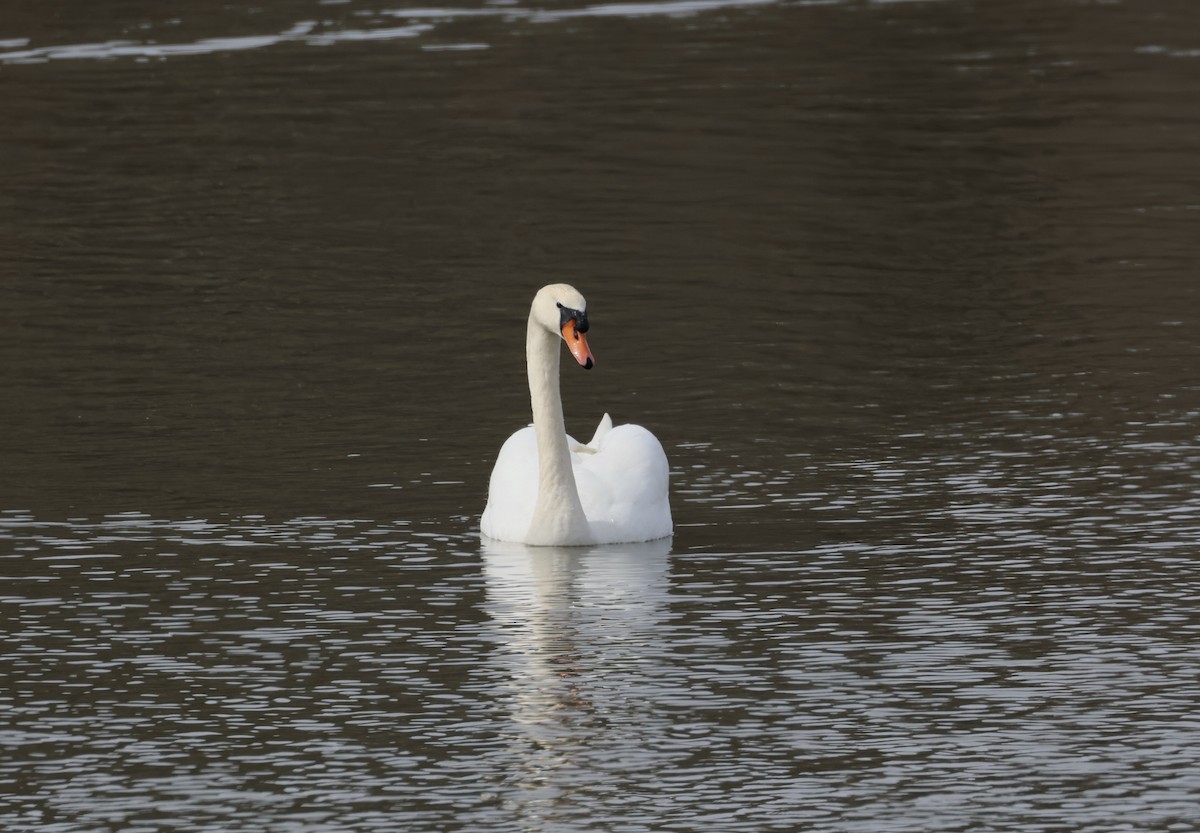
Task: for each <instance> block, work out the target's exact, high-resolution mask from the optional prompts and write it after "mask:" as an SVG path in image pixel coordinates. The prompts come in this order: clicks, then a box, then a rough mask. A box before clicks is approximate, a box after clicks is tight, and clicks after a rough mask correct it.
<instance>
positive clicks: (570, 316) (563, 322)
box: [558, 304, 588, 333]
mask: <svg viewBox="0 0 1200 833" xmlns="http://www.w3.org/2000/svg"><path fill="white" fill-rule="evenodd" d="M568 321H574V322H575V330H576V332H580V333H586V332H587V331H588V319H587V313H586V312H581V311H580V310H577V309H571V308H570V307H564V306H563V305H562V304H559V305H558V328H559V329H560V330H561V329H562V328H563V327H565V326H567V322H568Z"/></svg>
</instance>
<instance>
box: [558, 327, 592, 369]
mask: <svg viewBox="0 0 1200 833" xmlns="http://www.w3.org/2000/svg"><path fill="white" fill-rule="evenodd" d="M562 337H563V341H565V342H566V343H567V349H568V350H570V351H571V355H572V356H574V357H575V361H577V362H579V364H580V366H582V367H583V369H584V370H591V369H592V365H594V364H595V363H596V362H595V360H594V359H593V358H592V351H591V349H590V348H589V347H588V343H587V339H586V338H584V336H583V333H581V332H579V330H577V329H576V328H575V319H573V318H572V319H571V320H570V321H568V322H567V323H566V324H563V328H562Z"/></svg>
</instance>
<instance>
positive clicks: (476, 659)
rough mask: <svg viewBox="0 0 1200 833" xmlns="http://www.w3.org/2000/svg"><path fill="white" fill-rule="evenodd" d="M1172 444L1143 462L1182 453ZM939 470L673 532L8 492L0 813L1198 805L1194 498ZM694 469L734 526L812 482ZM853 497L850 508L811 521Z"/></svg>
mask: <svg viewBox="0 0 1200 833" xmlns="http://www.w3.org/2000/svg"><path fill="white" fill-rule="evenodd" d="M705 449H706V450H709V451H712V453H713V456H712V457H709V458H707V459H708V461H709V463H712V462H714V461H716V460H718V459H720V457H721V455H720V454H719V453H717V452H715V450H712V449H708V448H707V447H705ZM1194 451H1195V449H1190V448H1189V449H1169V448H1162V447H1155V448H1149V449H1147V448H1141V449H1139V450H1138V453H1141V454H1149V455H1151V456H1150V457H1149V458H1144V459H1146V460H1153V459H1155V457H1157V459H1158V460H1159V462H1160V463H1161V464H1163V465H1167V466H1169V465H1170V461H1171V459H1173V458H1174V459H1179V458H1180V455H1188V454H1193V453H1194ZM697 459H704V458H697ZM948 462H951V461H949V460H941V461H936V460H924V459H920V458H918V459H917V460H916V462H915V463H914V462H913V461H908V462H905V461H899V460H879V461H876V462H869V461H862V462H858V463H853V462H848V463H846V464H845V466H844V469H845V471H846V478H847V479H846V480H845V485H846V491H845V492H844V493H842V494H830V495H825V496H823V497H821V496H817V495H809V496H808V497H810V498H811V501H804V502H801V503H800V507H802V508H800V509H797V510H796V511H799V512H801V513H802V514H803V516H804V519H805V522H804V523H803V524H801V525H799V526H793V527H792V529H793V531H794V533H795V534H796V535H798V536H799V541H800V543H799V546H798V547H797V549H796V550H795V551H789V550H780V551H758V552H756V551H753V550H750V549H747V548H745V547H744V546H743V547H742V548H741V549H739V550H737V551H718V550H713V549H711V548H709V547H703V546H702V547H699V548H697V547H695V546H689V544H692V543H694V542H695V541H697V540H704V538H703V537H698V536H699V535H700V533H701V532H704V531H705V529H706V527H705V524H706V523H707V522H704V521H702V522H700V525H699V526H696V527H692V528H691V530H690V531H689V529H687V528H684V529H681V530H680V532H679V534H678V535H677V537H676V539H675V540H673V541H672V540H668V541H662V542H656V543H652V544H646V545H638V546H631V547H614V548H595V549H593V550H586V549H585V550H579V551H574V550H557V551H556V550H546V551H541V550H537V551H532V550H529V549H527V548H525V547H522V546H519V545H503V544H494V543H490V542H483V543H482V545H481V544H480V542H479V541H478V539H476V538H475V537H474V535H473V533H472V532H471V531H470V530H469V528H461V529H460V530H459V531H457V532H453V533H449V534H448V533H446V532H445V531H440V530H437V529H433V528H429V529H427V528H421V527H419V526H414V525H412V524H407V523H395V524H385V525H381V524H378V523H375V522H369V521H363V520H358V521H355V520H329V519H320V518H307V519H296V520H293V521H289V522H285V523H271V522H268V521H267V520H265V519H263V518H255V517H250V518H240V519H232V520H227V521H212V520H207V521H200V520H193V521H164V520H159V519H154V518H150V517H147V516H144V515H136V514H129V515H123V516H115V517H110V518H106V519H103V520H102V521H99V522H95V523H86V522H82V521H71V522H64V523H41V522H39V521H38V520H37V519H35V518H32V517H30V516H28V515H25V514H22V513H16V512H8V513H6V514H5V515H4V516H3V521H2V523H0V540H3V541H4V542H5V545H6V548H7V549H9V550H10V551H11V552H12V553H13V554H12V555H10V556H8V557H6V558H4V559H3V560H2V561H0V565H2V566H0V570H3V572H4V574H5V582H6V583H5V587H6V592H5V593H4V594H3V597H2V598H0V606H2V609H3V611H4V617H5V620H6V628H5V630H6V633H7V639H6V642H5V647H4V651H3V653H2V654H0V664H2V667H3V674H4V679H5V680H6V687H5V690H4V693H3V695H0V696H2V701H0V708H2V709H3V712H2V713H3V715H4V724H3V725H4V730H3V732H2V733H0V742H3V744H4V746H5V747H6V748H7V749H8V752H9V754H7V755H6V758H5V763H4V764H3V765H0V778H2V779H3V780H4V781H6V782H8V783H9V784H10V785H11V786H13V787H15V788H16V789H14V790H13V793H14V794H15V795H19V796H20V798H19V799H17V800H16V803H15V804H11V805H10V808H9V809H8V810H6V811H5V812H6V813H7V817H6V821H7V822H8V823H9V826H10V828H11V829H21V828H20V825H21V824H22V823H24V824H31V823H34V822H36V824H37V829H38V830H47V831H84V830H93V829H96V828H97V827H98V826H100V825H102V824H112V825H116V826H118V827H120V828H121V829H139V825H148V826H150V827H153V826H154V825H160V824H164V823H172V824H177V825H184V826H186V827H187V828H188V829H196V830H219V829H228V827H229V826H231V825H233V826H237V827H238V829H245V830H260V829H261V830H268V829H281V828H286V829H326V828H328V827H329V826H330V825H335V826H336V827H337V828H338V829H346V830H374V829H395V827H396V826H397V825H401V826H404V825H408V826H410V829H411V826H412V825H416V826H418V827H420V828H421V829H445V828H446V827H462V828H463V829H473V828H487V829H495V830H517V829H539V830H552V829H559V828H560V827H569V828H575V827H579V826H586V825H587V824H588V823H589V820H590V819H594V818H601V817H602V818H605V819H607V820H609V822H610V823H611V824H614V825H620V824H622V823H624V824H628V825H630V826H632V827H637V826H638V825H639V824H643V820H644V819H646V818H654V819H656V820H657V821H658V822H660V823H672V824H675V825H676V826H681V827H683V828H686V829H700V828H702V827H704V826H705V825H711V824H712V823H713V819H714V818H717V819H719V820H720V823H721V825H722V827H723V828H728V829H733V830H772V829H778V830H787V829H794V825H795V823H796V815H795V814H796V813H797V812H798V808H800V809H802V811H803V814H804V817H805V819H806V823H807V824H808V826H810V827H811V828H812V829H816V830H845V829H864V830H865V829H872V828H873V827H874V826H875V825H876V824H877V823H878V820H879V819H880V818H884V817H886V818H888V819H889V828H890V829H898V830H939V829H960V828H961V827H962V826H967V825H970V824H971V823H972V822H973V821H974V822H977V821H978V820H979V819H981V818H987V819H989V820H990V822H991V823H992V824H994V825H996V826H997V827H1003V828H1006V829H1022V830H1052V829H1058V828H1059V827H1060V826H1061V820H1062V818H1064V817H1069V818H1071V819H1072V820H1073V823H1075V824H1076V825H1077V826H1079V827H1080V828H1082V829H1086V828H1089V827H1091V826H1095V827H1097V828H1098V827H1102V826H1103V825H1104V824H1105V823H1106V822H1107V821H1109V820H1111V818H1112V817H1113V815H1114V814H1119V815H1120V816H1121V817H1123V818H1137V819H1139V820H1142V822H1143V823H1144V824H1146V825H1147V826H1151V825H1162V824H1166V823H1168V822H1170V821H1182V820H1186V819H1188V818H1192V817H1194V812H1195V808H1196V795H1197V794H1200V793H1198V791H1200V775H1198V774H1197V773H1200V767H1198V766H1197V765H1198V764H1200V758H1198V757H1197V751H1196V750H1198V749H1200V722H1197V721H1196V720H1195V719H1194V716H1193V712H1194V705H1195V693H1194V692H1195V685H1196V682H1197V680H1196V668H1198V667H1200V647H1198V646H1200V639H1198V638H1197V637H1200V619H1198V617H1197V614H1196V605H1195V602H1196V599H1197V597H1198V595H1200V574H1198V573H1197V566H1196V562H1195V561H1194V559H1193V558H1191V553H1190V550H1187V549H1186V548H1185V542H1186V541H1194V540H1196V537H1197V533H1198V532H1200V502H1198V501H1197V498H1196V497H1195V495H1192V494H1185V493H1183V492H1182V491H1178V492H1171V490H1168V492H1169V493H1168V494H1167V495H1165V497H1168V498H1170V499H1171V501H1172V506H1173V508H1172V509H1171V511H1170V512H1169V513H1167V514H1166V515H1165V516H1164V514H1163V513H1161V512H1160V509H1161V507H1158V506H1150V507H1148V505H1147V504H1144V503H1139V502H1138V501H1137V500H1131V501H1127V502H1122V503H1121V505H1120V508H1119V511H1120V513H1121V515H1122V519H1121V521H1120V522H1119V523H1100V522H1099V521H1098V520H1097V519H1098V518H1099V517H1100V516H1104V515H1111V513H1112V511H1113V510H1114V506H1113V504H1112V503H1111V502H1110V501H1111V499H1116V498H1119V494H1118V495H1114V496H1113V498H1103V497H1097V498H1093V500H1092V501H1091V502H1090V503H1088V502H1087V501H1086V500H1084V501H1081V502H1080V503H1079V505H1077V506H1076V508H1075V510H1074V513H1073V514H1072V513H1069V512H1068V513H1064V511H1063V510H1062V509H1061V508H1060V507H1059V505H1058V504H1059V503H1062V502H1066V503H1069V502H1071V501H1072V500H1073V499H1075V498H1078V497H1079V495H1078V492H1079V491H1082V492H1093V490H1094V489H1096V487H1097V485H1098V484H1097V483H1091V484H1088V483H1086V482H1083V483H1082V485H1080V483H1079V482H1077V483H1076V484H1075V486H1074V487H1073V488H1075V489H1076V490H1077V491H1076V492H1070V491H1068V492H1067V493H1064V494H1060V495H1059V497H1060V498H1062V499H1063V500H1061V501H1060V500H1054V501H1047V503H1046V504H1045V505H1044V506H1040V507H1039V506H1038V505H1037V504H1036V503H1032V504H1031V505H1028V506H1020V505H1016V504H1014V503H1012V502H1011V501H1010V498H1011V497H1012V495H1013V494H1014V493H1016V492H1019V491H1021V489H1022V488H1023V483H1022V478H1023V475H1021V474H1020V472H1021V471H1022V470H1024V469H1023V468H1022V467H1024V466H1029V468H1028V469H1027V470H1026V471H1027V473H1028V476H1030V477H1032V476H1034V473H1035V468H1034V467H1033V466H1032V464H1031V463H1030V462H1029V461H1028V460H1027V459H1026V457H1025V456H1023V455H1016V456H1015V457H1014V456H1004V455H997V456H993V457H986V456H983V455H979V456H977V457H976V458H974V459H971V458H970V457H966V458H964V459H962V460H958V461H956V462H955V464H954V465H953V466H947V465H945V464H946V463H948ZM699 465H700V466H701V468H700V469H698V471H703V474H700V475H694V476H690V477H689V476H683V475H680V476H679V477H678V478H677V479H678V480H680V481H682V482H681V483H680V486H681V488H680V492H681V497H680V498H679V500H680V502H681V504H682V506H681V511H679V514H680V515H683V516H687V515H688V514H689V509H688V507H689V506H691V507H693V508H695V509H697V510H698V511H699V512H701V513H703V512H706V511H707V512H711V517H713V518H715V519H716V520H715V521H714V523H715V524H718V525H723V526H725V527H726V528H729V527H732V531H734V532H739V533H741V534H746V533H747V532H748V531H750V530H751V529H753V528H754V526H753V523H752V521H750V520H748V519H749V518H750V514H752V513H753V512H754V511H755V510H747V514H740V515H736V516H737V517H739V518H745V519H747V520H743V521H735V522H732V524H731V523H730V522H728V521H726V520H725V518H726V517H729V516H727V515H723V514H721V513H722V512H724V511H729V510H728V509H726V508H725V507H732V506H737V505H739V502H741V503H744V505H769V503H770V501H771V498H770V497H769V496H770V495H772V494H775V491H778V490H782V491H783V493H788V492H789V489H790V488H791V487H793V486H794V485H795V484H796V483H797V481H798V479H800V478H802V477H803V476H804V470H803V468H800V471H799V472H798V473H792V474H790V475H785V474H784V473H782V472H777V473H774V474H772V473H770V472H766V471H763V472H746V471H739V470H733V471H729V470H724V471H718V470H716V467H715V466H706V465H705V464H699ZM1002 471H1007V472H1008V476H1007V477H1002V476H1001V475H1000V474H999V473H1000V472H1002ZM1040 471H1041V476H1054V472H1055V469H1054V467H1053V462H1052V461H1051V465H1050V466H1049V468H1048V469H1047V468H1042V469H1040ZM968 472H973V474H968ZM934 473H938V474H939V475H940V481H939V482H941V483H942V484H944V488H946V489H947V490H948V493H949V494H950V495H952V496H955V495H956V496H959V498H960V500H961V502H960V503H958V504H954V503H953V502H952V503H951V505H950V508H948V509H947V512H946V513H945V514H944V516H942V517H930V518H928V519H927V520H926V521H925V523H927V524H928V525H929V526H928V528H927V530H926V531H925V532H924V533H922V532H921V524H922V521H921V520H920V519H919V518H918V517H916V515H915V514H914V510H912V509H909V508H907V507H906V502H907V501H909V500H911V499H912V497H913V496H912V495H911V494H909V493H908V491H907V490H908V489H909V488H911V487H912V486H913V485H914V484H916V485H917V486H918V487H920V486H921V484H924V487H925V488H931V487H932V485H933V483H934V481H933V480H932V479H931V475H932V474H934ZM1102 474H1103V472H1102V471H1101V472H1099V473H1098V476H1101V475H1102ZM784 481H787V483H786V485H785V483H784ZM827 482H828V483H837V482H838V481H837V475H836V473H835V474H834V475H833V476H832V477H829V478H827ZM834 488H835V489H836V488H838V487H836V486H835V487H834ZM1130 491H1131V492H1134V493H1135V494H1136V490H1130ZM790 493H792V494H796V493H795V492H790ZM1093 493H1094V494H1102V491H1096V492H1093ZM800 497H804V495H803V493H800ZM1142 497H1143V498H1145V499H1151V498H1152V497H1153V496H1150V495H1142ZM1160 497H1162V496H1160ZM1101 503H1103V505H1100V504H1101ZM789 505H790V504H789ZM956 506H957V508H955V507H956ZM847 512H859V513H863V514H865V515H868V516H870V517H860V518H859V519H858V520H859V523H854V524H849V525H838V524H833V525H829V524H828V523H827V519H826V518H825V515H826V514H827V513H843V514H845V513H847ZM700 517H706V516H704V515H703V514H701V515H700ZM1164 517H1169V518H1170V519H1171V523H1170V525H1169V526H1168V525H1166V524H1164V523H1163V522H1162V521H1163V518H1164ZM847 519H849V518H843V520H847ZM822 528H825V529H850V530H853V531H854V533H855V534H854V535H852V536H847V537H846V538H845V539H838V538H837V537H836V536H835V537H833V538H831V537H829V536H828V535H823V534H822V533H820V532H819V530H821V529H822ZM12 824H16V825H17V827H15V828H12Z"/></svg>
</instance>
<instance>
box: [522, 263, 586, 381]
mask: <svg viewBox="0 0 1200 833" xmlns="http://www.w3.org/2000/svg"><path fill="white" fill-rule="evenodd" d="M530 315H531V317H533V319H534V320H536V321H537V322H538V323H539V324H540V325H541V326H543V327H545V328H546V329H547V330H548V331H549V332H551V333H555V334H557V335H560V336H562V340H563V341H564V342H566V344H567V349H568V350H570V351H571V355H572V356H574V357H575V361H577V362H579V365H580V366H581V367H582V368H583V369H584V370H591V369H592V367H593V365H595V363H596V362H595V358H594V357H593V356H592V351H591V348H589V347H588V343H587V338H585V336H584V334H585V333H586V332H587V331H588V319H587V301H586V300H584V297H583V296H582V295H580V294H579V291H578V290H577V289H575V287H573V286H568V285H567V284H565V283H552V284H550V285H549V286H543V287H542V288H541V289H540V290H539V291H538V294H537V295H536V296H534V299H533V309H532V310H530Z"/></svg>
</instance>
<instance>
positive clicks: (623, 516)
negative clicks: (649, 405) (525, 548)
mask: <svg viewBox="0 0 1200 833" xmlns="http://www.w3.org/2000/svg"><path fill="white" fill-rule="evenodd" d="M587 331H588V319H587V301H585V300H584V299H583V296H582V295H580V294H579V293H578V292H577V291H576V290H575V289H574V288H573V287H570V286H567V285H566V284H562V283H559V284H551V285H549V286H545V287H542V289H540V290H539V291H538V293H537V295H536V296H535V297H534V299H533V305H532V306H531V307H530V309H529V324H528V327H527V330H526V336H525V358H526V362H527V364H528V370H529V398H530V400H531V402H532V404H533V425H531V426H528V427H526V428H522V429H521V430H520V431H518V432H516V433H515V434H513V435H512V436H511V437H509V438H508V440H507V441H506V442H505V443H504V446H503V447H502V448H501V449H500V455H499V457H497V458H496V466H495V468H494V469H492V478H491V482H490V483H489V485H488V500H487V506H486V507H484V510H483V517H482V518H480V521H479V529H480V532H482V533H483V535H485V536H486V537H488V538H495V539H497V540H500V541H513V542H516V543H521V544H531V545H535V546H583V545H587V544H619V543H627V542H634V541H652V540H654V539H657V538H665V537H666V536H668V535H670V534H671V506H670V503H669V501H668V499H667V472H668V467H667V455H666V454H664V453H663V449H662V445H661V444H660V443H659V442H658V440H657V439H655V437H654V435H653V434H651V433H650V432H649V431H647V430H646V429H645V428H642V427H641V426H640V425H618V426H617V427H615V428H614V427H613V424H612V419H611V418H610V417H609V415H608V414H605V415H604V417H603V419H601V420H600V425H599V427H598V428H596V434H595V436H593V437H592V440H591V442H589V443H588V444H587V445H581V444H580V443H578V442H576V441H575V440H574V439H572V438H571V437H569V436H568V435H567V433H566V429H565V427H564V424H563V411H562V397H561V395H560V394H559V387H558V364H559V361H558V360H559V355H560V354H559V349H558V345H559V342H560V341H566V343H567V349H569V350H570V351H571V355H572V356H574V357H575V361H577V362H579V364H580V365H582V366H583V367H584V369H585V370H590V369H591V368H592V365H593V364H594V360H593V357H592V351H591V350H590V349H589V348H588V343H587V339H586V338H585V337H584V333H586V332H587Z"/></svg>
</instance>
